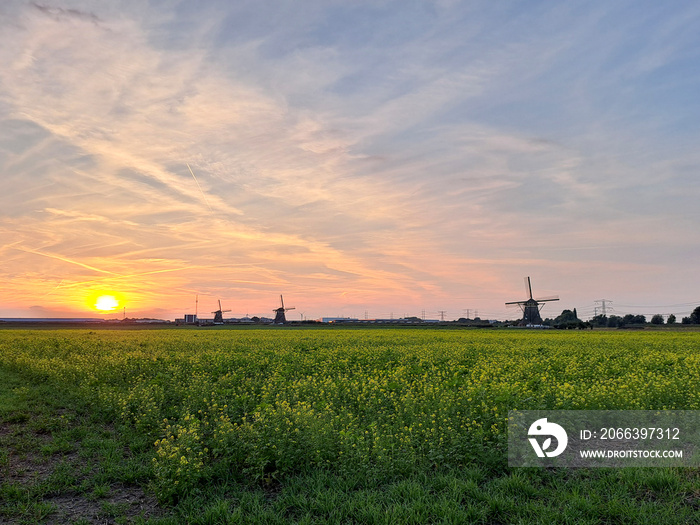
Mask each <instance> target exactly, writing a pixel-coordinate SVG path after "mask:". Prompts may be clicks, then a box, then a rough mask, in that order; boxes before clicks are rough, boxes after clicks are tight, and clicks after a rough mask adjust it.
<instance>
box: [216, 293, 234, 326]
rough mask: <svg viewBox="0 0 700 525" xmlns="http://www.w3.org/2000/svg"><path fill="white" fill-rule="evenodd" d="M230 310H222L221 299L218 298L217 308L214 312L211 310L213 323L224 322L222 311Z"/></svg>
mask: <svg viewBox="0 0 700 525" xmlns="http://www.w3.org/2000/svg"><path fill="white" fill-rule="evenodd" d="M230 311H231V310H222V309H221V299H219V309H218V310H216V311H215V312H212V313H213V314H214V324H224V312H230Z"/></svg>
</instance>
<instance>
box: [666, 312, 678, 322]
mask: <svg viewBox="0 0 700 525" xmlns="http://www.w3.org/2000/svg"><path fill="white" fill-rule="evenodd" d="M666 324H676V316H675V315H673V314H671V315H669V316H668V319H666Z"/></svg>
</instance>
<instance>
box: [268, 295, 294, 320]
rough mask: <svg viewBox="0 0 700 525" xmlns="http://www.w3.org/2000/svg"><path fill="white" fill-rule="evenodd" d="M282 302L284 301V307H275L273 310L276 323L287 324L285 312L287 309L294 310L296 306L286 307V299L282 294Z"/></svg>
mask: <svg viewBox="0 0 700 525" xmlns="http://www.w3.org/2000/svg"><path fill="white" fill-rule="evenodd" d="M280 302H281V303H282V307H281V308H275V309H274V310H272V311H273V312H275V324H285V323H286V322H287V318H286V317H285V315H284V312H286V311H287V310H294V307H292V308H285V307H284V299H283V298H282V296H281V295H280Z"/></svg>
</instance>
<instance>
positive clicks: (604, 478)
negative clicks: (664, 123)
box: [0, 329, 700, 524]
mask: <svg viewBox="0 0 700 525" xmlns="http://www.w3.org/2000/svg"><path fill="white" fill-rule="evenodd" d="M698 343H700V334H681V335H677V334H670V333H660V332H656V333H653V334H619V333H610V332H606V333H605V334H597V333H596V334H592V333H585V334H583V333H577V334H572V333H568V334H565V333H559V334H553V333H552V334H534V333H523V332H519V333H505V332H501V333H493V334H492V333H488V334H487V333H483V332H460V331H449V332H445V331H429V330H421V331H419V332H416V331H411V330H405V329H404V330H400V329H392V330H390V331H380V330H359V329H352V330H347V331H343V330H335V331H329V330H298V331H284V330H275V331H264V330H241V331H235V330H222V331H202V332H200V331H194V330H186V331H177V330H168V331H162V332H161V331H155V330H149V331H147V332H127V331H118V332H110V331H104V332H97V333H92V332H87V331H50V330H43V331H41V332H32V331H20V330H18V331H11V330H8V331H0V522H2V521H3V520H5V521H9V522H11V523H41V522H42V521H43V522H47V523H48V522H50V523H99V522H104V521H105V520H113V521H114V522H115V523H157V524H176V523H192V524H196V523H201V524H205V523H206V524H209V523H318V524H321V523H386V524H394V523H416V524H423V523H483V524H498V523H503V524H506V523H508V524H510V523H532V524H536V523H572V524H574V523H576V524H578V523H583V524H585V523H591V524H598V523H610V524H613V523H615V524H617V523H620V524H625V523H629V524H633V523H652V524H654V523H657V524H690V523H696V522H697V516H698V514H699V513H700V489H699V488H698V487H700V474H699V473H698V471H697V469H695V470H693V469H592V470H585V469H583V470H577V469H551V470H547V469H510V468H508V467H507V462H506V456H505V444H504V426H503V424H502V415H504V414H505V413H506V412H507V410H508V409H509V408H569V409H571V408H579V409H586V408H600V407H607V408H649V407H656V408H663V407H667V408H677V409H697V408H698V403H699V401H698V392H697V388H696V386H697V384H698V374H699V373H700V372H699V370H698V363H699V358H700V355H699V348H700V345H699V344H698ZM621 384H625V385H627V386H626V387H625V389H624V394H620V393H619V392H618V391H616V390H615V386H616V385H621ZM566 385H569V386H566ZM694 385H695V386H694ZM440 429H443V430H444V431H443V430H440ZM448 429H449V431H448ZM164 439H165V444H163V440H164ZM217 447H218V448H217ZM280 451H284V452H280ZM176 482H177V483H176ZM156 497H157V498H159V500H160V502H159V503H158V502H157V501H156Z"/></svg>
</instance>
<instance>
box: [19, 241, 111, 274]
mask: <svg viewBox="0 0 700 525" xmlns="http://www.w3.org/2000/svg"><path fill="white" fill-rule="evenodd" d="M14 249H15V250H19V251H21V252H26V253H33V254H36V255H41V256H43V257H49V258H50V259H56V260H59V261H63V262H67V263H70V264H75V265H77V266H82V267H83V268H87V269H88V270H92V271H93V272H99V273H108V274H111V275H117V274H115V273H114V272H110V271H109V270H100V269H99V268H95V267H94V266H90V265H89V264H84V263H81V262H78V261H74V260H72V259H68V258H67V257H61V256H60V255H54V254H51V253H43V252H40V251H37V250H30V249H29V248H18V247H17V248H14Z"/></svg>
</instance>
